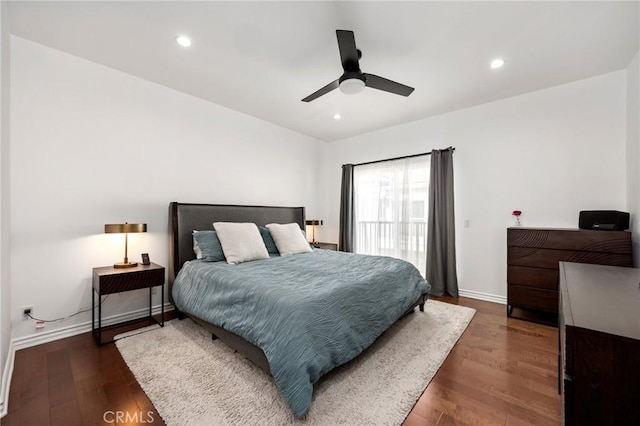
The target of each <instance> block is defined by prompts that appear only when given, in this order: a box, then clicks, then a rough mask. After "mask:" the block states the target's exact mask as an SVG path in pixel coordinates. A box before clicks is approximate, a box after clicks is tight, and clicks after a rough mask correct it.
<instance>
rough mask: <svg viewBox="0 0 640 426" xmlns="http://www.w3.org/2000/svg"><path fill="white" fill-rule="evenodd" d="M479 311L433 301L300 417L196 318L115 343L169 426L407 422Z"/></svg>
mask: <svg viewBox="0 0 640 426" xmlns="http://www.w3.org/2000/svg"><path fill="white" fill-rule="evenodd" d="M474 314H475V310H474V309H471V308H466V307H462V306H456V305H451V304H448V303H443V302H437V301H433V300H428V301H427V305H426V307H425V312H419V311H418V310H417V309H416V312H415V314H412V315H408V316H406V317H405V318H403V319H401V320H399V321H398V322H397V323H396V324H394V325H393V326H392V327H391V328H390V329H389V330H387V331H386V332H385V333H384V334H383V335H382V336H380V338H378V340H376V342H375V343H374V344H373V345H372V346H371V347H369V348H368V349H367V350H365V351H364V352H363V353H362V354H361V355H360V356H358V357H357V358H356V359H354V360H352V361H351V362H349V363H347V364H345V365H343V366H341V367H339V368H337V369H335V370H333V371H332V372H330V373H329V374H327V375H326V376H324V377H323V378H322V379H320V381H319V382H318V383H316V385H315V386H314V396H313V402H312V404H311V409H310V410H309V412H308V413H307V415H306V417H305V418H304V419H300V420H296V419H294V417H293V415H292V414H291V411H290V410H289V408H288V406H287V404H286V402H285V401H284V399H283V398H282V396H281V395H280V393H279V392H278V389H277V387H276V385H275V382H274V381H273V379H272V378H271V376H269V375H267V374H266V373H264V372H263V371H262V370H260V369H259V368H258V367H256V366H255V365H253V364H252V363H251V362H250V361H248V360H246V359H245V358H243V357H242V356H241V355H239V354H238V353H236V352H234V351H233V350H232V349H230V348H229V347H228V346H226V345H225V344H224V343H222V342H221V341H220V340H215V341H214V340H211V334H209V333H208V332H207V331H206V330H204V329H203V328H202V327H200V326H198V325H197V324H195V323H194V322H192V321H191V320H189V319H184V320H177V319H176V320H173V321H170V322H167V323H166V325H165V327H164V328H161V329H155V330H150V331H149V332H147V333H141V334H136V335H133V336H130V337H126V338H122V339H120V340H118V341H117V342H116V345H117V346H118V349H119V350H120V353H121V354H122V357H123V358H124V360H125V362H126V363H127V365H128V366H129V368H130V369H131V371H132V372H133V374H134V375H135V377H136V379H137V380H138V382H139V383H140V385H141V386H142V389H143V390H144V391H145V392H146V394H147V395H148V397H149V399H151V401H152V402H153V405H154V406H155V407H156V410H158V413H159V414H160V416H161V417H162V419H163V420H164V421H165V423H166V424H167V425H170V426H173V425H176V426H178V425H179V426H183V425H197V426H204V425H288V424H306V425H322V426H326V425H354V424H366V425H399V424H401V423H402V422H403V420H404V419H405V417H406V416H407V415H408V414H409V412H410V411H411V409H412V407H413V405H414V404H415V402H416V401H417V400H418V398H419V397H420V395H421V394H422V392H423V391H424V389H425V388H426V387H427V385H428V384H429V382H430V381H431V379H432V378H433V376H434V375H435V373H436V372H437V371H438V368H439V367H440V365H442V362H443V361H444V360H445V358H446V357H447V355H448V354H449V352H450V351H451V349H452V348H453V346H454V345H455V343H456V342H457V340H458V339H459V338H460V336H461V335H462V333H463V332H464V330H465V329H466V327H467V325H468V324H469V322H470V321H471V318H473V315H474Z"/></svg>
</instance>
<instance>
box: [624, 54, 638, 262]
mask: <svg viewBox="0 0 640 426" xmlns="http://www.w3.org/2000/svg"><path fill="white" fill-rule="evenodd" d="M638 56H640V51H638V52H636V55H635V56H634V57H633V59H632V60H631V63H629V66H628V67H627V211H629V212H630V213H631V229H632V231H633V249H634V252H633V253H634V266H635V267H636V268H637V267H640V108H639V107H638V103H639V102H638V98H639V97H640V84H639V83H638V80H640V68H639V67H638Z"/></svg>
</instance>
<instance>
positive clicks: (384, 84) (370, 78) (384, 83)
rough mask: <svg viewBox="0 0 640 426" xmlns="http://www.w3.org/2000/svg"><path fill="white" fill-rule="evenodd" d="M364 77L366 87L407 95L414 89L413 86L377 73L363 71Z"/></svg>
mask: <svg viewBox="0 0 640 426" xmlns="http://www.w3.org/2000/svg"><path fill="white" fill-rule="evenodd" d="M364 77H365V84H366V85H367V87H372V88H374V89H378V90H384V91H385V92H390V93H395V94H396V95H402V96H409V95H410V94H411V92H413V90H414V89H413V87H409V86H405V85H404V84H400V83H396V82H395V81H392V80H389V79H386V78H383V77H379V76H377V75H373V74H366V73H365V74H364Z"/></svg>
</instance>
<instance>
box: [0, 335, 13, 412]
mask: <svg viewBox="0 0 640 426" xmlns="http://www.w3.org/2000/svg"><path fill="white" fill-rule="evenodd" d="M15 355H16V351H15V350H14V348H13V342H9V350H8V351H7V360H6V362H5V364H4V369H3V370H2V383H0V418H2V417H4V416H6V415H7V411H8V409H9V388H10V387H11V376H13V361H14V359H15Z"/></svg>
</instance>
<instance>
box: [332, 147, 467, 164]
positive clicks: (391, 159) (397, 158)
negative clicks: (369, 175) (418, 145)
mask: <svg viewBox="0 0 640 426" xmlns="http://www.w3.org/2000/svg"><path fill="white" fill-rule="evenodd" d="M446 149H451V150H452V151H455V150H456V149H455V148H454V147H451V146H450V147H449V148H446ZM441 151H444V149H442V150H441ZM423 155H431V152H423V153H422V154H413V155H405V156H403V157H395V158H387V159H386V160H376V161H367V162H366V163H358V164H353V167H355V166H366V165H369V164H376V163H384V162H385V161H395V160H404V159H407V158H413V157H422V156H423ZM343 165H344V164H343Z"/></svg>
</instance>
